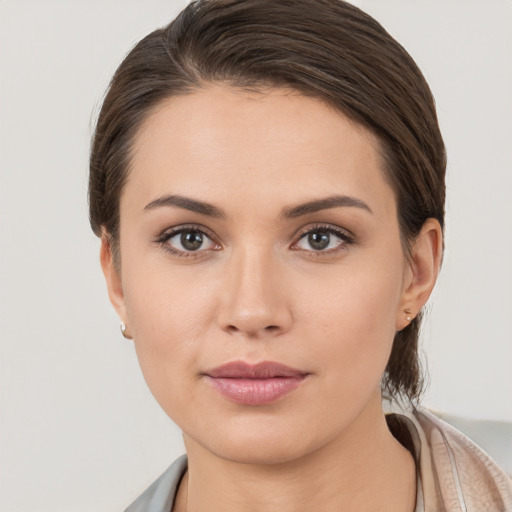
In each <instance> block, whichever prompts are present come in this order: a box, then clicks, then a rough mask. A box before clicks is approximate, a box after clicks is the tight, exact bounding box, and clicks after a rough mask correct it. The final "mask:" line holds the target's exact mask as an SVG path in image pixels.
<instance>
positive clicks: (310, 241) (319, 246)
mask: <svg viewBox="0 0 512 512" xmlns="http://www.w3.org/2000/svg"><path fill="white" fill-rule="evenodd" d="M352 242H353V240H352V239H351V238H350V237H349V236H348V235H347V234H345V233H344V232H342V231H341V230H340V229H335V228H327V227H317V228H313V229H310V230H308V231H306V232H305V233H303V234H302V236H301V237H300V238H299V240H298V242H297V243H295V244H294V246H293V248H294V249H295V250H297V249H299V250H302V251H309V252H317V253H320V252H331V251H333V252H334V251H336V250H337V249H343V248H345V247H346V246H348V245H350V244H351V243H352Z"/></svg>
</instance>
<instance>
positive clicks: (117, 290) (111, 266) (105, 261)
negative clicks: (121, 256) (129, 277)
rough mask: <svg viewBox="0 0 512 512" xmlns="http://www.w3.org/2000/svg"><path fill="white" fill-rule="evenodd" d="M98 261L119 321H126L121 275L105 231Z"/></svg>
mask: <svg viewBox="0 0 512 512" xmlns="http://www.w3.org/2000/svg"><path fill="white" fill-rule="evenodd" d="M100 262H101V268H102V269H103V275H104V276H105V281H106V284H107V290H108V296H109V298H110V302H111V303H112V306H114V309H115V310H116V312H117V314H118V315H119V318H120V319H121V322H124V323H126V321H127V319H126V303H125V299H124V293H123V285H122V281H121V275H120V271H119V269H118V268H117V266H116V264H115V261H114V257H113V254H112V247H111V241H110V238H109V236H108V235H107V234H106V233H104V234H103V236H102V237H101V248H100Z"/></svg>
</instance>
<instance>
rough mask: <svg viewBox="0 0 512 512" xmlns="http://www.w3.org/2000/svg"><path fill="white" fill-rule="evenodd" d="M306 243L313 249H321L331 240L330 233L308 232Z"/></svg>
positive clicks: (327, 245)
mask: <svg viewBox="0 0 512 512" xmlns="http://www.w3.org/2000/svg"><path fill="white" fill-rule="evenodd" d="M307 238H308V244H309V246H310V247H311V248H312V249H314V250H315V251H323V250H324V249H326V248H327V247H329V244H330V242H331V234H330V233H327V231H315V232H313V233H309V234H308V237H307Z"/></svg>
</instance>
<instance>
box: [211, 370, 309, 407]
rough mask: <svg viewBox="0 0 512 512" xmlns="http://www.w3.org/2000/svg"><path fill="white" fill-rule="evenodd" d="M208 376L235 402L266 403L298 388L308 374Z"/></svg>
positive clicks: (219, 389) (214, 384)
mask: <svg viewBox="0 0 512 512" xmlns="http://www.w3.org/2000/svg"><path fill="white" fill-rule="evenodd" d="M208 378H209V380H210V382H211V383H212V385H213V387H214V388H215V389H216V390H217V391H219V392H220V393H221V394H222V395H223V396H225V397H226V398H228V399H229V400H232V401H233V402H236V403H239V404H244V405H264V404H269V403H271V402H275V401H276V400H278V399H279V398H281V397H283V396H285V395H287V394H288V393H290V392H291V391H293V390H294V389H296V388H297V387H298V386H300V384H301V382H302V381H303V380H304V379H305V378H306V376H297V377H272V378H268V379H238V378H236V379H232V378H222V377H218V378H214V377H208Z"/></svg>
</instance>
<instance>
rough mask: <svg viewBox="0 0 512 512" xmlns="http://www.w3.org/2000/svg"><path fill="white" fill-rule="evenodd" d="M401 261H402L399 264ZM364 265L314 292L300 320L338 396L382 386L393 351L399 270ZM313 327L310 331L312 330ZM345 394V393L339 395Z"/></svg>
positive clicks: (366, 391) (310, 294) (331, 387)
mask: <svg viewBox="0 0 512 512" xmlns="http://www.w3.org/2000/svg"><path fill="white" fill-rule="evenodd" d="M398 261H400V259H399V260H398ZM370 268H372V270H371V271H370V270H369V269H368V268H366V267H365V266H364V265H363V266H362V267H361V269H360V270H359V269H352V271H351V272H350V273H348V272H347V273H343V275H341V274H340V275H339V276H338V278H337V279H336V276H334V278H333V279H331V280H330V281H329V283H330V284H329V286H328V288H327V289H326V288H324V289H323V293H321V294H320V293H318V291H317V292H315V290H314V289H313V290H311V293H309V294H308V297H306V298H305V300H304V302H303V304H302V309H303V311H304V314H303V315H302V320H303V322H304V326H305V329H309V328H313V331H312V332H311V333H310V335H309V337H310V338H311V339H314V340H316V341H315V343H316V344H317V351H318V352H317V353H318V354H322V357H321V358H320V359H319V364H321V365H323V366H322V368H321V369H320V371H319V373H321V374H322V375H325V377H326V379H328V381H329V387H330V389H331V390H332V392H333V393H334V394H339V393H340V386H344V388H345V389H346V390H347V393H355V394H357V393H363V394H364V393H368V392H369V391H370V390H372V389H375V387H376V386H378V385H379V383H380V380H381V377H382V374H383V373H384V370H385V367H386V365H387V361H388V358H389V354H390V351H391V347H392V343H393V339H394V335H395V325H396V314H397V308H398V304H399V301H400V294H401V267H399V266H398V265H396V264H395V265H394V266H393V265H391V266H389V265H385V264H383V265H382V267H381V268H377V267H376V266H375V265H374V266H373V267H370ZM306 312H307V313H306ZM308 326H309V327H308ZM341 393H343V391H341Z"/></svg>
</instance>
